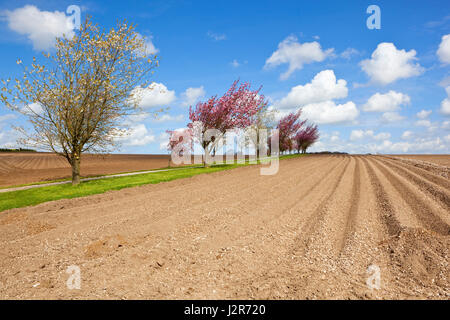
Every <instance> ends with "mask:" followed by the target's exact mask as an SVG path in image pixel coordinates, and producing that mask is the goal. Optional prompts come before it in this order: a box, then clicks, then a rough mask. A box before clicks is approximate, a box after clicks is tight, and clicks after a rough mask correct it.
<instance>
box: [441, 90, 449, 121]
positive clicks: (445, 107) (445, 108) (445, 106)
mask: <svg viewBox="0 0 450 320" xmlns="http://www.w3.org/2000/svg"><path fill="white" fill-rule="evenodd" d="M445 92H447V98H445V99H444V100H442V102H441V112H442V113H443V114H445V115H450V86H448V87H447V88H445Z"/></svg>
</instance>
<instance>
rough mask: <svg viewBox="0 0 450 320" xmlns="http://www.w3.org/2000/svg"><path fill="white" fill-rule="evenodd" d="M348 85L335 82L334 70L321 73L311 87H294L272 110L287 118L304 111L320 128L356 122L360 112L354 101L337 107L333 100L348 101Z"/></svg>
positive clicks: (343, 81)
mask: <svg viewBox="0 0 450 320" xmlns="http://www.w3.org/2000/svg"><path fill="white" fill-rule="evenodd" d="M347 94H348V89H347V82H346V81H345V80H343V79H339V80H336V76H335V74H334V72H333V70H324V71H321V72H319V73H318V74H317V75H316V76H315V77H314V79H312V80H311V82H310V83H307V84H305V85H298V86H296V87H293V88H292V89H291V90H290V92H289V93H288V95H287V96H285V97H283V98H282V99H280V100H278V101H275V102H274V105H273V106H272V107H273V108H275V109H279V110H280V111H282V112H281V113H280V114H281V115H283V114H286V113H288V112H290V111H293V110H296V109H298V108H300V107H301V108H302V110H303V115H304V116H305V117H306V118H307V119H309V120H311V121H314V122H316V123H319V124H332V123H344V122H353V121H355V120H356V118H357V117H358V115H359V110H358V109H357V108H356V105H355V104H354V103H353V102H352V101H348V102H346V103H343V104H336V103H335V102H334V101H333V99H339V98H345V97H346V96H347Z"/></svg>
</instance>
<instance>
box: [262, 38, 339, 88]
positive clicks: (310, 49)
mask: <svg viewBox="0 0 450 320" xmlns="http://www.w3.org/2000/svg"><path fill="white" fill-rule="evenodd" d="M333 50H334V49H327V50H322V48H321V46H320V44H319V43H318V42H317V41H313V42H305V43H299V42H298V39H297V37H295V36H289V37H287V38H286V39H284V40H283V41H282V42H280V43H279V44H278V49H277V50H276V51H275V52H273V53H272V55H271V56H270V57H269V58H268V59H267V60H266V63H265V65H264V68H271V67H276V66H279V65H282V64H288V65H289V67H288V70H287V71H286V72H284V73H282V74H281V75H280V79H281V80H286V79H288V78H289V77H290V75H291V74H292V73H293V72H294V71H295V70H300V69H302V68H303V65H304V64H308V63H313V62H321V61H323V60H325V58H327V57H328V56H330V55H331V54H332V53H333Z"/></svg>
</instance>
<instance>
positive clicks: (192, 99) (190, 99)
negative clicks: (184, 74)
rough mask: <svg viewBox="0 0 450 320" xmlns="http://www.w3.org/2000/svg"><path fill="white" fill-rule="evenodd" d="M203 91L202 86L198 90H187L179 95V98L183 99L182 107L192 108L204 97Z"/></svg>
mask: <svg viewBox="0 0 450 320" xmlns="http://www.w3.org/2000/svg"><path fill="white" fill-rule="evenodd" d="M205 93H206V92H205V89H204V88H203V86H201V87H198V88H187V89H186V91H184V92H183V93H182V94H181V98H182V99H183V103H182V105H183V106H192V105H194V104H195V103H196V102H197V101H198V100H199V99H201V98H203V97H204V96H205Z"/></svg>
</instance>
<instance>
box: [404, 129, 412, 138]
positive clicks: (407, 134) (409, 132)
mask: <svg viewBox="0 0 450 320" xmlns="http://www.w3.org/2000/svg"><path fill="white" fill-rule="evenodd" d="M412 136H413V132H412V131H408V130H406V131H405V132H403V133H402V139H404V140H408V139H411V138H412Z"/></svg>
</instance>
